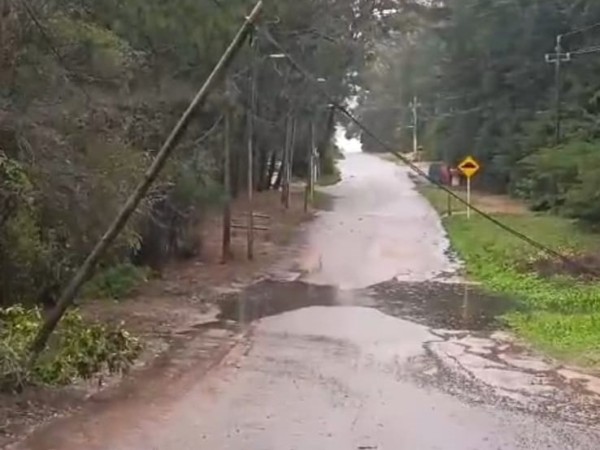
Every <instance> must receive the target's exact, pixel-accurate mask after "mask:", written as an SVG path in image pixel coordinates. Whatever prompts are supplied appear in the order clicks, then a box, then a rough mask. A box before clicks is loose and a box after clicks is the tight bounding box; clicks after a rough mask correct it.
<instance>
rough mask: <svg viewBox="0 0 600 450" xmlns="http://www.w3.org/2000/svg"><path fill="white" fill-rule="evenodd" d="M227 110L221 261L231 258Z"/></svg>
mask: <svg viewBox="0 0 600 450" xmlns="http://www.w3.org/2000/svg"><path fill="white" fill-rule="evenodd" d="M226 108H227V110H226V111H225V130H224V131H223V185H224V187H225V197H226V198H225V206H224V207H223V254H222V257H221V258H222V259H221V261H222V262H223V263H226V262H227V261H229V260H230V259H231V156H230V150H231V141H230V137H231V109H230V105H229V104H227V106H226Z"/></svg>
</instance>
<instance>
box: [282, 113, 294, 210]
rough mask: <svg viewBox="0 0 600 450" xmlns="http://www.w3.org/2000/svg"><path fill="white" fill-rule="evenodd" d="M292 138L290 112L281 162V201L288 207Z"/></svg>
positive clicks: (286, 124)
mask: <svg viewBox="0 0 600 450" xmlns="http://www.w3.org/2000/svg"><path fill="white" fill-rule="evenodd" d="M291 139H292V117H291V115H290V114H288V116H287V118H286V121H285V140H284V143H283V158H282V162H281V169H280V170H281V171H282V172H281V173H282V176H281V179H282V187H281V203H282V204H283V205H284V206H285V208H286V209H288V208H289V207H290V204H289V196H288V193H289V190H290V185H289V183H288V181H289V180H288V170H289V166H290V164H289V162H290V161H289V160H290V142H291Z"/></svg>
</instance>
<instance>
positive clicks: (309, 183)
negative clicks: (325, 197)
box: [304, 117, 315, 212]
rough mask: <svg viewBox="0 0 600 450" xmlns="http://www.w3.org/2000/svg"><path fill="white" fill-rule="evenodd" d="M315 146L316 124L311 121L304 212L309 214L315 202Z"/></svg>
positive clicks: (312, 119)
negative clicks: (309, 208) (309, 209)
mask: <svg viewBox="0 0 600 450" xmlns="http://www.w3.org/2000/svg"><path fill="white" fill-rule="evenodd" d="M314 146H315V122H314V118H312V117H311V119H310V144H309V145H308V170H307V172H308V173H307V175H306V177H307V178H306V191H305V193H304V212H308V205H309V204H310V205H312V203H313V200H314V198H313V197H314V186H313V181H314V176H313V170H314Z"/></svg>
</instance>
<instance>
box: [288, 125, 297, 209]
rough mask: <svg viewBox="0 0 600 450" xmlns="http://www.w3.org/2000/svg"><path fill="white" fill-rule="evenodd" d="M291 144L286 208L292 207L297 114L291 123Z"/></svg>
mask: <svg viewBox="0 0 600 450" xmlns="http://www.w3.org/2000/svg"><path fill="white" fill-rule="evenodd" d="M290 131H291V135H290V146H289V152H288V166H287V174H286V175H287V179H286V181H285V184H286V186H287V191H286V198H285V204H286V208H289V207H290V198H291V185H292V175H293V173H294V148H295V146H296V116H294V115H292V120H291V125H290Z"/></svg>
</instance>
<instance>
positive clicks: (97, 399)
mask: <svg viewBox="0 0 600 450" xmlns="http://www.w3.org/2000/svg"><path fill="white" fill-rule="evenodd" d="M279 196H280V194H279V193H278V192H263V193H258V194H257V195H256V196H255V212H256V213H257V215H258V216H260V217H257V218H256V225H257V226H258V227H259V228H260V230H256V232H255V252H254V254H255V258H254V260H253V261H248V260H247V258H246V229H245V228H238V227H236V228H234V229H233V230H232V246H231V247H232V253H233V259H232V260H231V261H230V262H228V263H227V264H222V262H221V236H222V219H221V217H220V215H219V214H214V215H213V216H212V217H210V218H209V219H208V220H207V222H206V223H205V224H204V225H203V227H202V229H201V230H199V231H198V232H199V233H201V234H202V243H203V244H202V249H201V252H200V254H199V256H198V257H195V258H193V259H190V260H187V261H178V262H174V263H172V264H171V265H169V266H168V267H167V268H166V269H165V270H164V271H163V273H162V274H161V277H160V278H157V279H154V280H151V281H150V282H148V283H146V284H145V285H143V286H141V287H139V289H138V290H137V293H136V294H135V295H134V296H132V298H129V299H125V300H119V301H112V300H94V301H89V302H86V303H85V304H83V305H82V307H81V312H82V313H83V314H84V315H85V316H87V317H90V318H92V319H94V320H98V321H102V322H107V323H111V322H112V323H115V322H118V323H121V322H122V323H123V324H124V326H125V328H126V329H127V330H129V331H130V332H131V333H133V334H135V335H137V336H139V337H140V338H141V340H142V342H143V344H144V351H143V354H142V356H141V357H140V359H139V360H138V361H137V362H136V364H135V366H134V368H133V370H132V372H131V373H130V374H129V375H127V376H126V377H106V376H99V377H97V378H96V379H94V380H90V381H88V382H80V383H77V384H74V385H72V386H68V387H64V388H55V389H49V388H29V389H27V391H26V392H24V393H22V394H19V395H7V394H0V447H5V446H6V445H8V444H10V443H11V442H14V441H15V440H18V439H20V438H22V437H24V436H25V435H27V434H29V433H30V431H31V430H32V429H33V428H35V427H39V426H40V425H42V424H44V423H46V422H48V421H50V420H51V419H55V418H57V417H61V416H68V415H69V414H70V413H72V412H74V411H78V410H81V409H89V408H90V404H91V405H95V404H101V403H103V402H104V401H105V400H106V399H108V398H121V397H123V396H127V394H130V393H131V391H132V390H140V389H142V388H143V389H145V390H146V391H148V392H152V391H154V392H162V390H164V389H163V388H164V384H165V383H168V384H170V385H173V384H176V383H175V380H176V379H182V378H184V374H185V372H186V371H189V368H190V366H192V365H193V366H194V367H199V366H202V367H204V368H208V367H209V366H210V365H211V364H212V363H213V362H215V361H218V360H219V359H220V358H222V356H223V355H224V354H225V353H226V351H227V350H228V349H230V348H231V346H233V345H235V343H236V340H237V339H238V338H239V336H238V333H237V330H235V329H233V328H231V327H227V326H223V324H222V323H219V321H218V320H217V314H218V311H219V310H218V306H217V303H218V300H219V297H220V296H221V294H222V293H223V292H226V291H230V290H232V289H236V290H237V289H241V288H242V287H243V286H245V285H247V284H249V283H251V282H253V281H255V280H257V279H260V278H261V277H263V276H265V275H266V274H268V273H272V272H276V271H287V270H293V269H294V264H295V259H296V255H297V253H298V251H299V247H300V243H301V240H300V233H299V231H300V229H301V226H302V224H303V223H304V222H306V221H308V220H310V218H311V217H312V213H310V212H309V213H305V212H304V208H303V193H302V192H301V191H300V190H295V191H294V192H293V193H292V201H291V207H290V209H289V210H285V209H283V208H282V207H281V203H280V201H279ZM232 210H233V213H232V215H233V223H234V224H236V225H238V226H243V224H244V223H245V214H246V211H247V205H246V204H245V201H244V200H243V199H240V200H239V201H236V202H235V203H234V205H233V208H232ZM191 342H193V343H194V345H189V344H190V343H191ZM165 377H166V378H165ZM96 407H97V406H96Z"/></svg>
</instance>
